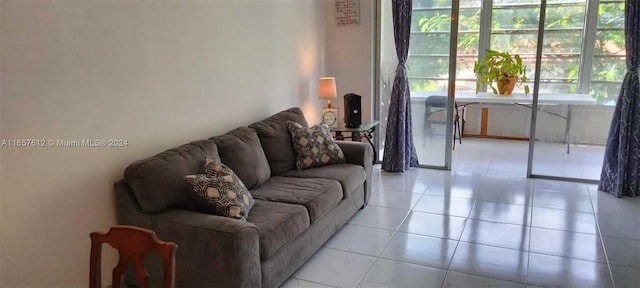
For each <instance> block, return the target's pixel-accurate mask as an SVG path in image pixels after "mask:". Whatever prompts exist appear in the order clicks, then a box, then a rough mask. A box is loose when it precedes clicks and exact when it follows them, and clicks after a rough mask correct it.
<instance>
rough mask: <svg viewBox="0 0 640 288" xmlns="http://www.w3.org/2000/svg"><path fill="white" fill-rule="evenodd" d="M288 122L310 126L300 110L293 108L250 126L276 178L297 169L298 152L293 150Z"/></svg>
mask: <svg viewBox="0 0 640 288" xmlns="http://www.w3.org/2000/svg"><path fill="white" fill-rule="evenodd" d="M287 121H293V122H296V123H300V125H302V126H305V127H306V126H308V125H307V120H305V119H304V115H303V114H302V110H300V108H291V109H288V110H285V111H282V112H279V113H277V114H275V115H273V116H271V117H269V118H267V119H264V120H262V121H259V122H256V123H253V124H251V125H249V127H251V128H253V129H255V130H256V132H257V133H258V137H260V143H261V144H262V148H263V149H264V153H265V155H266V156H267V160H269V165H270V166H271V174H273V175H276V176H277V175H280V174H282V173H284V172H285V171H288V170H291V169H295V168H296V152H295V150H294V149H293V143H292V142H291V134H290V133H289V129H288V128H287Z"/></svg>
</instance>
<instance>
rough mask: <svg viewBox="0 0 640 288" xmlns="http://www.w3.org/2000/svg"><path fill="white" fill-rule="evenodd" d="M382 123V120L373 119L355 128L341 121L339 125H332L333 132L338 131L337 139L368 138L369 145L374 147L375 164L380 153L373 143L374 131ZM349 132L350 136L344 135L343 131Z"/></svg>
mask: <svg viewBox="0 0 640 288" xmlns="http://www.w3.org/2000/svg"><path fill="white" fill-rule="evenodd" d="M378 124H380V121H377V120H373V121H371V122H367V123H362V124H361V125H360V126H358V127H355V128H348V127H345V126H344V123H340V125H339V126H338V127H331V132H335V133H336V140H344V139H346V138H350V139H351V141H361V140H362V138H365V139H367V142H369V145H371V148H372V149H373V164H376V160H378V153H377V151H376V146H375V145H373V142H372V141H371V139H372V138H373V132H374V131H376V127H377V126H378ZM344 132H349V133H351V135H350V136H344V135H342V133H344Z"/></svg>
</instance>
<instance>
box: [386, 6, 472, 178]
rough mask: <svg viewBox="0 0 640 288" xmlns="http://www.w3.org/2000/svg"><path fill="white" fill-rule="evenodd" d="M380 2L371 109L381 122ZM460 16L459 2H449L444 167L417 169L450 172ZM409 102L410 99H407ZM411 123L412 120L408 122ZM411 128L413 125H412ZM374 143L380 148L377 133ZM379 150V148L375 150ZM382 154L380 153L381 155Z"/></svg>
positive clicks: (431, 166)
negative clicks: (449, 25) (372, 104)
mask: <svg viewBox="0 0 640 288" xmlns="http://www.w3.org/2000/svg"><path fill="white" fill-rule="evenodd" d="M382 1H383V0H376V1H375V4H374V5H375V6H376V8H375V9H376V15H375V22H376V24H375V35H374V39H375V41H374V42H375V47H374V50H375V53H374V57H375V59H374V65H373V68H374V72H375V73H374V74H375V76H374V90H375V95H374V99H373V100H374V103H376V104H375V105H374V107H373V111H374V116H375V118H376V119H379V120H380V121H382V120H383V119H381V118H380V93H381V91H380V89H381V87H380V80H381V79H380V66H381V65H380V61H381V59H380V57H381V51H380V50H381V45H382V43H381V39H382V34H381V33H382V7H383V5H382ZM459 15H460V0H452V1H451V18H450V21H451V27H450V35H451V36H450V40H449V80H448V85H447V86H448V91H447V110H446V112H447V113H446V114H447V117H446V118H447V121H446V122H447V123H446V133H445V134H446V135H445V147H444V149H445V151H444V153H445V158H444V165H424V164H419V165H418V167H419V168H429V169H438V170H451V162H452V156H453V146H452V145H453V116H454V114H453V109H454V103H455V83H456V64H457V63H456V58H457V57H456V56H457V53H458V19H459ZM409 102H411V99H409ZM410 121H412V120H410ZM412 128H413V125H412ZM374 140H375V143H376V147H382V145H381V144H382V139H380V137H379V135H378V133H376V135H375V138H374ZM414 145H415V144H414ZM377 149H380V148H377ZM381 154H382V153H381ZM376 163H380V159H376Z"/></svg>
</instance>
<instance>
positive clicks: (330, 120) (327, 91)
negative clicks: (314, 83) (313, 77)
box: [318, 77, 338, 127]
mask: <svg viewBox="0 0 640 288" xmlns="http://www.w3.org/2000/svg"><path fill="white" fill-rule="evenodd" d="M318 95H319V97H320V99H327V107H326V108H323V109H322V123H325V124H327V125H329V127H336V126H337V124H338V109H337V108H331V99H334V98H338V92H337V90H336V78H335V77H322V78H320V82H319V83H318Z"/></svg>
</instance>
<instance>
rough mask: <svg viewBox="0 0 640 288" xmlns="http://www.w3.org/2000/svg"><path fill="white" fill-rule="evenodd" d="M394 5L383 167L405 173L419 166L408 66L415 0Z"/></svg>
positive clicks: (396, 1) (398, 1) (398, 2)
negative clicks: (393, 56) (393, 61)
mask: <svg viewBox="0 0 640 288" xmlns="http://www.w3.org/2000/svg"><path fill="white" fill-rule="evenodd" d="M391 5H392V10H393V36H394V40H395V46H396V55H397V56H398V67H397V68H396V73H395V74H396V75H395V79H394V80H393V89H392V91H391V101H390V103H389V114H388V118H387V131H386V136H385V141H384V155H383V158H382V169H383V170H385V171H389V172H404V170H406V169H409V167H415V166H418V156H417V153H416V147H415V146H414V144H413V135H412V133H411V101H410V99H409V98H410V93H409V79H408V78H407V68H406V64H407V56H408V54H409V38H410V36H411V13H412V11H411V10H412V7H413V5H412V0H393V1H392V2H391Z"/></svg>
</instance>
